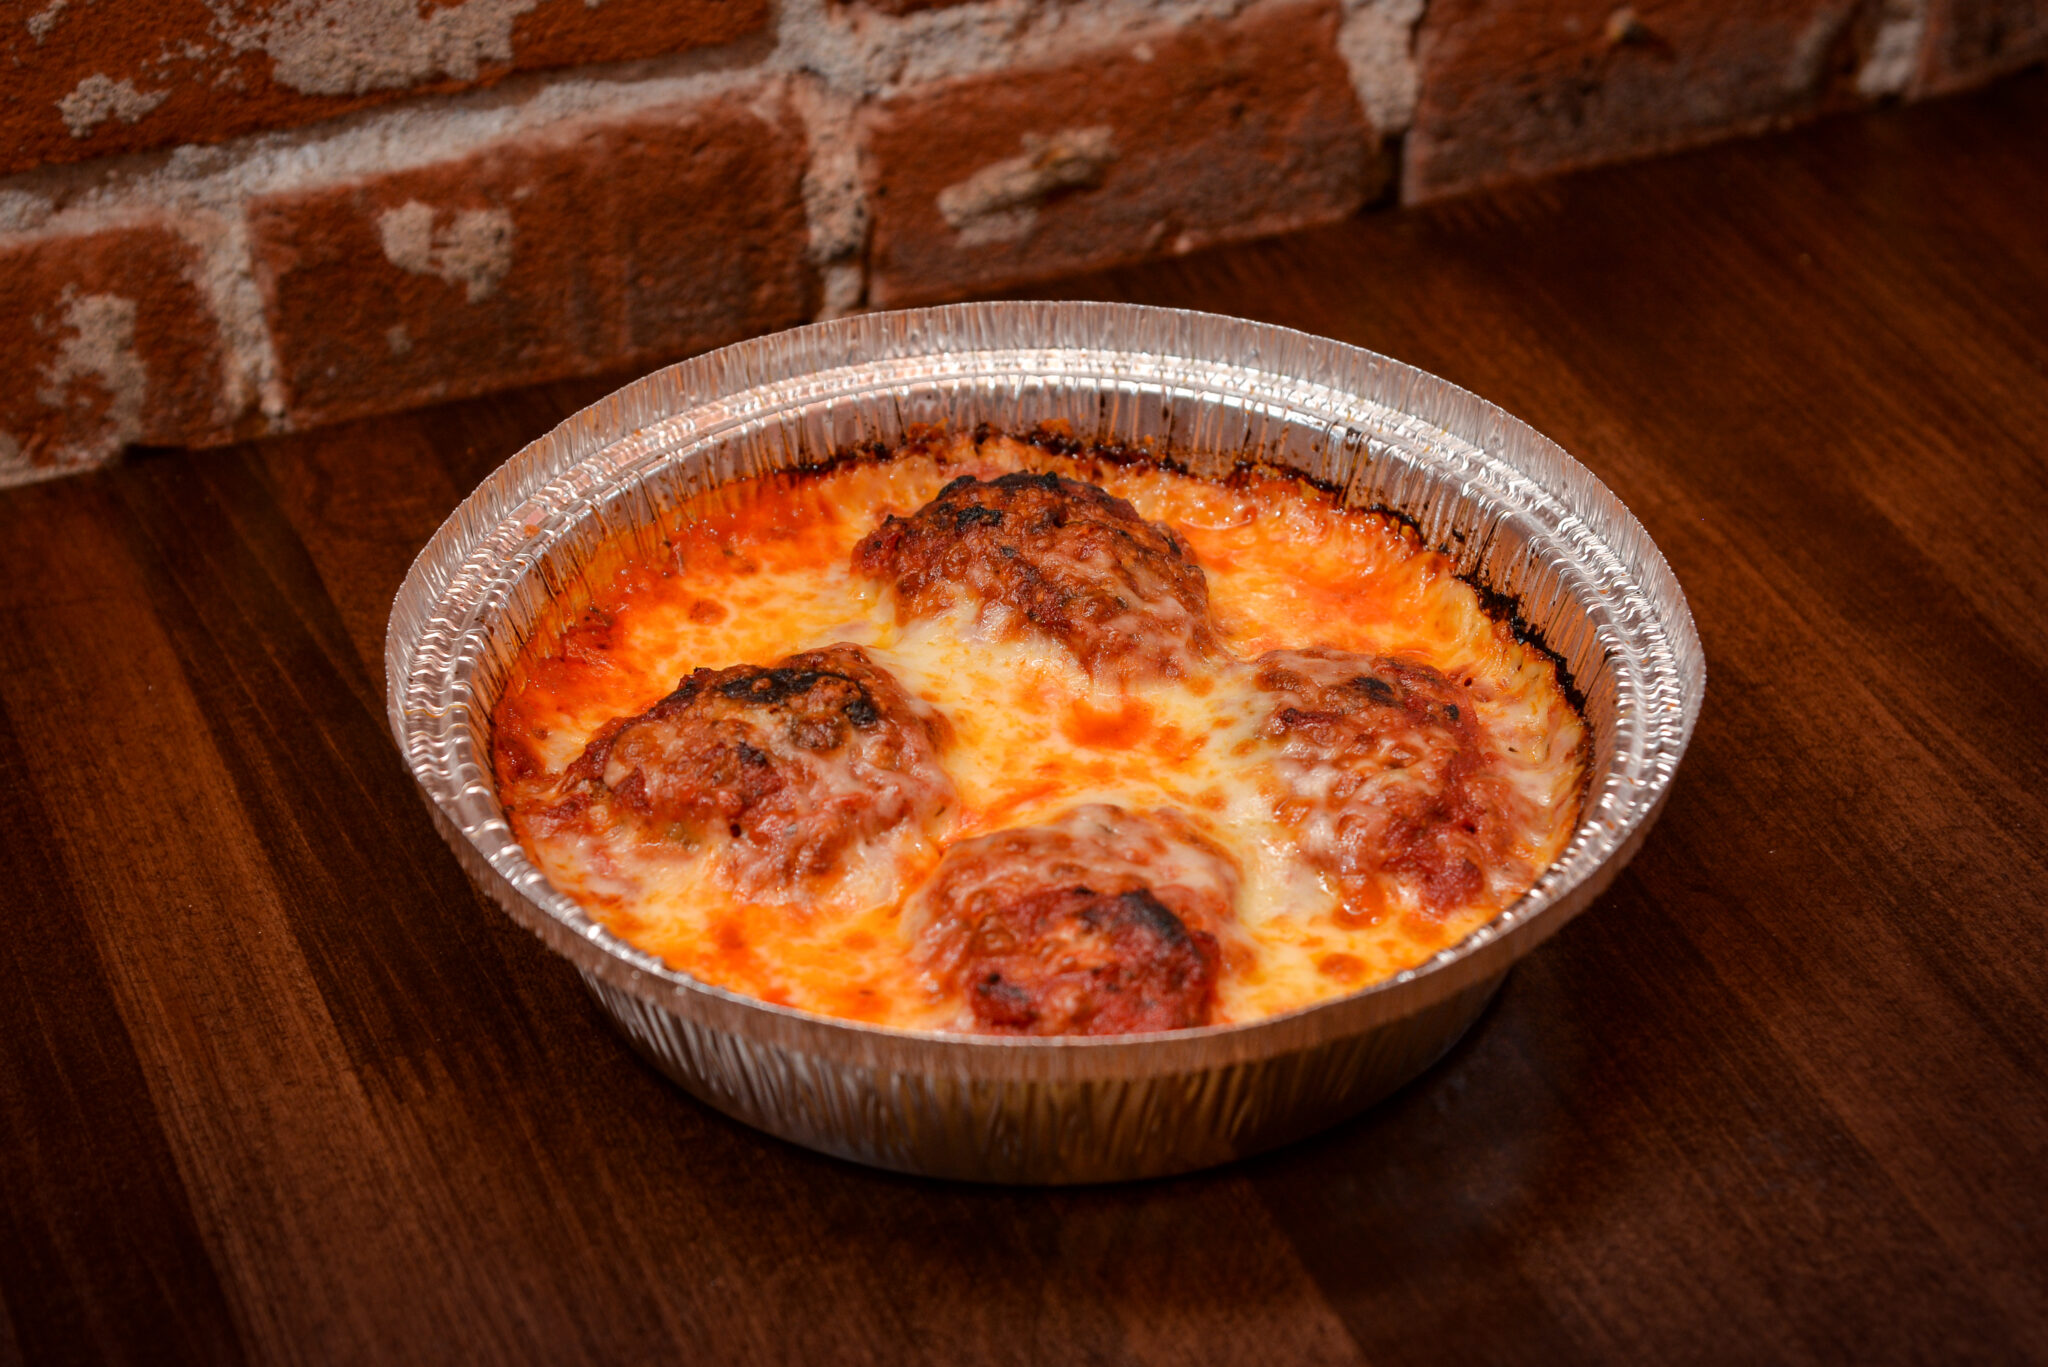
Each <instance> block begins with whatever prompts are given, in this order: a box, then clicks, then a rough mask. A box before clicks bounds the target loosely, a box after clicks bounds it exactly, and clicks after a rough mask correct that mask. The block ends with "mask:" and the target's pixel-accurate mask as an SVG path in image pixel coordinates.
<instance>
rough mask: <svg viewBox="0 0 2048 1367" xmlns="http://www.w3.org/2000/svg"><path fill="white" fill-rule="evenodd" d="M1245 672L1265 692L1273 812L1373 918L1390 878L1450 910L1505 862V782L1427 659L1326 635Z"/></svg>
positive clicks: (1354, 915) (1347, 898) (1462, 703)
mask: <svg viewBox="0 0 2048 1367" xmlns="http://www.w3.org/2000/svg"><path fill="white" fill-rule="evenodd" d="M1253 678H1254V681H1255V683H1256V684H1257V686H1258V687H1259V688H1260V689H1261V690H1263V691H1264V692H1266V693H1268V694H1270V695H1272V711H1271V712H1270V713H1269V714H1268V715H1267V717H1266V720H1265V723H1264V728H1263V734H1264V736H1265V738H1266V739H1267V740H1268V741H1270V742H1271V743H1272V744H1274V745H1276V746H1277V747H1278V749H1279V754H1278V756H1277V757H1276V758H1275V760H1274V765H1273V767H1274V771H1275V773H1276V775H1277V777H1278V779H1279V781H1280V787H1281V790H1282V797H1281V800H1280V803H1279V812H1280V816H1281V819H1282V820H1283V821H1284V822H1286V823H1287V824H1288V825H1290V826H1292V827H1293V828H1294V829H1295V831H1296V833H1297V835H1298V837H1299V839H1300V841H1301V849H1302V853H1303V854H1304V855H1305V856H1306V857H1307V859H1308V860H1309V862H1310V863H1312V864H1314V865H1315V866H1316V867H1317V868H1318V869H1320V870H1322V871H1323V872H1324V873H1325V874H1327V875H1328V876H1329V877H1330V878H1331V879H1333V880H1334V881H1335V883H1336V884H1337V888H1338V891H1339V893H1340V895H1341V896H1342V898H1343V904H1344V915H1345V917H1346V918H1347V919H1349V920H1351V921H1354V922H1364V921H1370V920H1372V919H1374V918H1376V917H1377V916H1379V915H1380V914H1381V912H1383V911H1384V910H1385V909H1386V907H1387V894H1388V892H1389V891H1390V890H1393V889H1394V888H1396V887H1401V888H1406V889H1409V890H1412V892H1413V894H1414V896H1415V897H1416V899H1417V900H1418V901H1419V902H1420V903H1421V905H1422V907H1423V908H1424V909H1426V910H1428V911H1431V912H1438V913H1441V912H1447V911H1451V910H1454V909H1456V908H1458V907H1461V906H1465V905H1469V904H1470V903H1471V902H1472V901H1473V900H1474V899H1475V898H1477V897H1478V896H1479V895H1480V894H1481V893H1482V892H1483V891H1484V890H1485V888H1486V881H1487V880H1486V873H1485V872H1484V871H1485V870H1487V869H1500V868H1502V867H1503V865H1504V864H1505V863H1506V862H1507V855H1508V848H1509V846H1510V844H1511V843H1512V840H1513V832H1514V831H1515V829H1517V828H1518V826H1519V825H1521V824H1522V823H1520V822H1517V821H1513V820H1510V819H1509V817H1510V813H1509V811H1508V809H1509V807H1510V805H1511V804H1513V803H1515V802H1517V801H1519V799H1518V798H1517V797H1516V796H1515V794H1514V793H1513V791H1512V789H1510V788H1509V787H1508V785H1506V784H1505V783H1503V782H1502V781H1500V780H1499V779H1497V778H1496V777H1494V776H1493V775H1492V774H1491V773H1490V772H1489V769H1488V766H1487V763H1486V759H1485V754H1484V751H1483V750H1482V749H1481V745H1480V735H1479V724H1478V717H1477V716H1476V715H1475V713H1474V711H1473V708H1472V703H1471V697H1470V695H1469V693H1468V692H1467V691H1466V689H1465V688H1464V687H1463V686H1462V685H1460V684H1458V683H1457V682H1455V681H1453V680H1451V679H1447V678H1445V677H1444V676H1443V675H1441V674H1439V673H1437V672H1436V671H1435V670H1433V669H1431V668H1429V667H1428V666H1426V665H1420V664H1411V663H1408V662H1406V661H1402V660H1392V659H1385V658H1375V657H1372V656H1366V655H1357V654H1353V653H1351V652H1348V651H1342V650H1329V649H1322V648H1316V649H1309V650H1275V651H1271V652H1269V653H1267V654H1265V655H1262V656H1260V657H1259V659H1258V660H1257V661H1256V662H1255V664H1254V673H1253Z"/></svg>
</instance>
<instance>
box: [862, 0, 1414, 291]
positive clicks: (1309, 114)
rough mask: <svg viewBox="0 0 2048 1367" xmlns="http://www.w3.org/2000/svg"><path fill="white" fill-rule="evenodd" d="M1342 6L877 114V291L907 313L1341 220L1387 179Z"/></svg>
mask: <svg viewBox="0 0 2048 1367" xmlns="http://www.w3.org/2000/svg"><path fill="white" fill-rule="evenodd" d="M1336 23H1337V12H1336V9H1335V7H1334V6H1330V5H1323V4H1307V5H1284V6H1265V7H1260V8H1257V9H1254V10H1251V11H1249V12H1247V13H1245V14H1243V15H1240V16H1238V17H1237V18H1236V19H1233V20H1230V21H1228V22H1221V23H1217V22H1202V23H1195V24H1190V25H1188V26H1187V27H1185V28H1181V29H1178V30H1173V31H1167V32H1160V33H1154V34H1151V35H1141V36H1137V37H1133V38H1132V39H1131V40H1130V41H1129V42H1128V43H1126V44H1125V45H1122V46H1120V47H1117V48H1114V49H1104V50H1100V51H1096V52H1090V53H1086V54H1083V55H1081V56H1079V57H1077V58H1075V59H1073V60H1070V61H1068V62H1065V63H1062V64H1060V65H1056V66H1047V67H1044V68H1039V69H1028V70H1012V71H1004V72H999V73H996V74H993V75H985V76H974V77H968V78H963V79H958V80H952V81H947V82H944V83H942V84H939V85H937V86H935V87H930V88H926V89H922V90H917V91H913V92H910V93H908V94H906V95H904V96H902V97H900V98H897V99H894V100H891V101H889V102H887V103H886V104H883V105H881V106H880V107H878V108H877V109H875V110H874V111H872V112H871V113H870V114H869V115H868V117H867V128H866V136H867V138H868V153H869V174H870V188H871V192H872V194H873V196H874V201H873V202H874V237H873V243H872V252H871V264H872V275H871V277H870V296H871V298H873V300H874V301H875V302H877V303H882V304H900V303H911V302H917V301H920V300H928V299H937V298H945V297H949V296H956V295H958V294H961V293H964V292H970V291H974V290H982V289H992V288H995V287H997V286H1000V285H1007V284H1012V283H1016V282H1019V281H1025V280H1035V279H1042V278H1045V277H1049V276H1055V275H1060V274H1065V273H1068V272H1072V271H1079V270H1089V269H1094V268H1098V267H1102V266H1108V265H1112V264H1115V263H1117V262H1123V261H1133V260H1137V259H1139V258H1141V257H1146V256H1154V255H1158V254H1160V253H1162V252H1173V251H1183V250H1187V249H1189V248H1191V247H1194V246H1198V245H1201V244H1204V243H1209V242H1217V241H1224V240H1229V239H1233V238H1244V237H1253V236H1258V235H1260V234H1264V233H1271V232H1279V231H1282V230H1284V229H1287V228H1292V227H1298V226H1302V225H1305V224H1310V223H1320V222H1327V221H1329V220H1332V219H1337V218H1342V217H1344V216H1346V215H1348V214H1350V213H1352V212H1353V211H1354V210H1356V209H1357V208H1358V207H1359V206H1360V205H1361V204H1362V203H1364V202H1365V200H1366V199H1367V198H1369V197H1370V196H1371V195H1373V194H1374V193H1376V192H1377V191H1378V189H1379V188H1380V187H1381V186H1382V185H1384V184H1385V183H1386V179H1387V175H1388V170H1387V161H1386V158H1385V155H1384V153H1383V152H1382V150H1381V148H1380V147H1379V143H1378V139H1377V138H1376V137H1375V136H1374V133H1373V130H1372V129H1371V127H1370V126H1369V125H1368V124H1367V122H1366V119H1365V115H1364V113H1363V112H1362V111H1361V110H1360V108H1359V105H1358V99H1357V96H1356V95H1355V94H1354V92H1353V90H1352V87H1351V81H1350V77H1349V74H1348V72H1347V70H1346V68H1345V67H1344V64H1343V63H1342V61H1340V60H1339V59H1338V57H1337V56H1336V54H1335V49H1334V47H1333V42H1334V39H1335V33H1336Z"/></svg>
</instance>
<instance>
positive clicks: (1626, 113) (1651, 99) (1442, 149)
mask: <svg viewBox="0 0 2048 1367" xmlns="http://www.w3.org/2000/svg"><path fill="white" fill-rule="evenodd" d="M1863 12H1865V11H1859V10H1858V9H1857V8H1856V7H1854V6H1851V5H1848V4H1844V3H1842V0H1641V3H1638V4H1634V5H1623V6H1616V5H1614V4H1612V3H1609V0H1549V2H1548V3H1542V4H1530V3H1527V0H1432V3H1431V4H1430V7H1429V12H1428V14H1427V16H1426V17H1425V18H1424V19H1423V21H1422V26H1421V29H1420V31H1419V32H1418V34H1417V37H1416V57H1417V62H1418V65H1419V66H1420V88H1421V98H1420V101H1419V103H1418V105H1417V107H1416V111H1415V126H1414V128H1413V130H1412V131H1411V132H1410V133H1409V136H1408V142H1407V147H1406V149H1405V161H1404V166H1403V180H1404V185H1403V191H1404V196H1405V197H1406V198H1408V199H1411V200H1419V199H1429V198H1434V197H1437V196H1441V195H1447V194H1455V193H1458V192H1461V191H1465V190H1471V189H1475V188H1478V187H1480V186H1483V185H1490V184H1496V183H1499V182H1502V181H1510V180H1519V179H1524V178H1527V177H1530V176H1539V175H1545V174H1549V173H1552V172H1556V171H1561V170H1566V169H1570V168H1572V167H1576V166H1586V165H1591V164H1594V163H1598V162H1605V161H1616V160H1620V159H1622V158H1625V157H1633V156H1642V155H1645V154H1648V153H1653V152H1662V151H1668V150H1671V149H1673V148H1678V147H1684V146H1688V145H1691V144H1695V143H1699V142H1704V141H1707V140H1709V139H1712V138H1717V137H1726V136H1728V135H1730V134H1732V133H1742V132H1751V131H1755V130H1757V129H1760V128H1763V127H1767V126H1769V125H1771V124H1774V123H1782V122H1787V121H1789V120H1791V119H1794V118H1797V117H1800V116H1802V115H1808V114H1812V113H1814V112H1816V111H1817V110H1818V109H1819V108H1820V107H1821V105H1822V103H1823V102H1824V101H1825V100H1826V98H1827V97H1828V95H1829V94H1830V92H1831V91H1832V90H1833V89H1835V88H1836V87H1837V86H1838V85H1839V84H1840V83H1841V82H1842V81H1843V79H1844V78H1845V77H1846V76H1849V75H1852V74H1853V69H1854V64H1855V59H1856V56H1857V53H1856V47H1857V44H1858V43H1859V41H1867V38H1866V37H1865V34H1864V27H1863V26H1861V25H1859V24H1858V23H1857V20H1858V18H1859V14H1860V13H1863Z"/></svg>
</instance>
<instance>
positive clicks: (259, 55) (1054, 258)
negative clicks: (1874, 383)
mask: <svg viewBox="0 0 2048 1367" xmlns="http://www.w3.org/2000/svg"><path fill="white" fill-rule="evenodd" d="M2044 56H2048V0H1662V2H1661V3H1660V0H1641V2H1640V3H1638V4H1635V5H1633V6H1629V5H1623V6H1616V5H1613V4H1611V3H1607V0H964V2H963V0H0V317H4V318H6V319H8V320H10V321H11V324H12V325H11V326H10V327H8V328H7V329H6V330H5V332H4V333H0V375H4V376H5V380H4V382H0V483H7V482H17V481H20V480H24V479H33V478H39V477H42V476H45V475H49V474H55V473H61V472H63V471H66V470H70V469H77V468H81V467H84V466H88V465H91V464H93V463H96V462H99V461H102V460H105V459H107V458H109V457H111V456H112V455H114V454H116V453H117V452H118V451H119V450H120V449H121V448H122V447H123V446H125V445H128V444H131V443H152V444H183V445H202V446H203V445H209V444H217V443H220V442H225V441H230V440H234V439H237V438H240V437H244V436H249V435H255V434H259V433H264V432H276V431H284V430H290V429H293V428H299V427H304V426H308V425H312V424H318V423H323V422H331V421H336V420H340V419H344V418H348V417H353V416H359V415H363V414H368V413H376V412H382V411H389V410H393V409H397V408H403V407H407V406H410V405H415V404H419V403H425V402H431V401H434V400H439V399H446V398H452V397H457V396H462V395H469V394H475V393H480V392H485V391H488V390H491V389H496V388H502V387H506V386H510V385H516V384H521V383H528V382H533V381H537V380H542V379H548V378H555V377H561V376H566V375H576V374H593V373H600V372H606V371H617V370H623V369H631V368H634V367H646V366H653V365H656V364H659V363H661V362H664V361H667V360H670V359H674V358H676V357H678V356H681V355H685V354H687V353H689V352H692V351H696V350H700V349H703V348H705V347H710V346H715V345H719V344H721V343H724V342H727V341H731V340H734V339H736V338H739V337H743V336H746V335H749V334H753V333H758V332H762V331H767V330H771V329H774V328H779V327H784V326H787V325H789V324H792V323H797V322H801V321H803V320H806V319H810V318H815V317H819V316H821V315H832V314H837V313H843V312H846V311H848V310H852V309H858V308H864V307H889V306H895V305H901V304H910V303H922V302H929V301H934V300H940V299H947V298H955V297H959V296H961V295H963V294H967V293H971V292H974V291H978V290H985V289H990V288H994V287H997V286H1002V285H1010V284H1015V283H1018V282H1023V281H1029V280H1032V279H1041V278H1047V277H1050V276H1054V275H1059V274H1064V273H1070V272H1073V271H1077V270H1082V269H1088V268H1092V267H1099V266H1104V265H1109V264H1112V263H1116V262H1124V261H1131V260H1135V259H1139V258H1143V257H1147V256H1156V255H1161V254H1167V253H1174V252H1182V251H1187V250H1190V249H1192V248H1194V247H1198V246H1201V245H1203V244H1207V243H1213V242H1222V241H1229V240H1232V239H1239V238H1245V237H1250V236H1256V235H1259V234H1264V233H1271V232H1278V231H1282V230H1285V229H1288V228H1292V227H1298V226H1302V225H1305V224H1310V223H1318V222H1327V221H1330V220H1333V219H1337V218H1341V217H1344V216H1345V215H1348V214H1351V213H1354V212H1356V211H1357V210H1358V209H1360V208H1361V207H1362V206H1365V205H1368V204H1390V203H1393V202H1396V201H1400V202H1416V201H1420V200H1425V199H1430V198H1435V197H1439V196H1444V195H1452V194H1457V193H1460V192H1462V191H1466V190H1470V189H1473V188H1476V187H1479V186H1484V185H1489V184H1494V183H1497V182H1501V181H1506V180H1512V179H1517V178H1522V177H1528V176H1537V175H1543V174H1546V173H1549V172H1553V171H1557V170H1560V169H1563V168H1567V167H1572V166H1581V165H1586V164H1590V163H1596V162H1602V161H1610V160H1615V159H1618V158H1624V157H1634V156H1642V155H1647V154H1653V153H1656V152H1660V151H1664V150H1668V149H1671V148H1676V147H1682V146H1686V145H1690V144H1695V143H1699V142H1704V141H1708V140H1711V139H1714V138H1720V137H1726V136H1730V135H1734V134H1740V133H1745V132H1750V131H1754V130H1758V129H1762V128H1768V127H1773V126H1777V125H1781V124H1784V123H1787V122H1790V121H1794V120H1798V119H1801V118H1806V117H1809V116H1812V115H1815V114H1818V113H1822V112H1825V111H1828V110H1830V109H1835V108H1841V107H1846V106H1849V105H1852V104H1855V103H1857V102H1864V101H1870V100H1875V99H1882V98H1888V97H1898V96H1904V97H1915V96H1919V95H1923V94H1931V93H1939V92H1944V91H1950V90H1956V89H1961V88H1965V87H1968V86H1971V85H1974V84H1977V83H1980V82H1982V81H1984V80H1987V79H1989V78H1991V77H1992V76H1995V75H1998V74H2000V73H2003V72H2006V71H2010V70H2014V69H2016V68H2018V67H2020V66H2023V65H2026V64H2028V63H2030V62H2033V61H2035V60H2039V59H2040V58H2042V57H2044Z"/></svg>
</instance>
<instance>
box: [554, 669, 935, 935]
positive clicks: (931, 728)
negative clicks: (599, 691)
mask: <svg viewBox="0 0 2048 1367" xmlns="http://www.w3.org/2000/svg"><path fill="white" fill-rule="evenodd" d="M944 739H945V723H944V721H943V719H942V718H940V717H939V715H938V714H937V713H936V712H934V711H932V710H931V709H930V708H929V707H927V706H925V705H924V704H923V703H921V702H919V701H917V700H916V699H914V698H912V697H911V696H910V695H909V694H908V693H906V692H905V691H904V690H903V688H902V686H901V685H899V684H898V683H897V682H896V680H895V678H894V677H893V676H891V675H890V674H889V672H888V671H887V670H885V669H883V668H882V667H881V666H880V665H878V664H876V663H875V662H874V661H873V660H872V659H870V658H869V656H868V654H867V652H866V651H864V650H862V649H861V648H860V647H858V646H851V645H835V646H828V647H827V648H825V649H823V650H814V651H807V652H805V653H803V654H800V655H792V656H790V657H789V658H787V659H785V660H782V661H780V662H778V663H776V664H773V665H768V666H759V665H736V666H734V667H732V668H730V669H699V670H697V671H695V672H694V673H692V674H690V675H689V676H688V677H687V678H685V679H684V680H683V681H682V682H681V683H680V684H678V685H677V687H676V690H675V692H673V693H671V694H669V695H668V696H667V697H666V698H663V699H662V700H661V701H660V702H658V703H656V704H655V705H654V706H653V707H651V708H649V709H648V710H647V711H645V712H642V713H640V714H639V715H637V716H632V717H622V718H619V719H617V720H615V721H612V722H609V723H607V724H606V725H605V726H604V727H602V728H601V729H600V730H599V731H598V732H597V734H596V735H595V736H593V737H592V738H591V740H590V743H589V745H588V746H586V747H585V749H584V751H583V753H582V755H581V756H580V757H578V758H577V760H576V761H575V762H574V763H573V764H571V765H570V766H569V767H568V769H567V770H565V771H564V773H563V776H562V781H561V783H560V785H559V786H558V789H557V798H556V800H555V801H554V802H553V803H552V804H551V805H549V806H547V807H545V808H543V809H541V810H539V811H536V812H533V813H531V814H530V819H532V820H533V821H534V822H535V823H536V824H537V825H539V826H542V827H545V826H547V825H548V824H550V823H553V824H557V825H559V824H562V823H568V822H582V823H584V824H586V825H587V824H592V823H594V822H595V823H603V822H615V821H625V822H629V823H632V824H634V825H636V826H638V827H639V828H640V830H641V835H642V838H643V840H651V841H668V842H671V843H673V844H674V845H675V846H676V847H677V849H678V852H679V853H691V854H694V853H696V852H699V851H701V850H703V849H705V848H707V847H708V848H711V849H714V850H716V851H717V852H718V853H719V855H720V857H721V858H723V859H724V860H725V862H726V865H727V867H728V869H729V870H730V872H731V874H732V876H733V880H734V883H735V885H736V886H737V887H738V888H739V889H740V891H742V892H743V893H745V894H748V895H762V894H768V893H773V892H776V891H794V890H796V889H798V888H800V887H801V886H802V885H803V883H804V882H805V880H807V879H812V878H817V877H822V876H828V875H830V874H832V873H833V872H835V871H836V870H837V869H838V867H839V866H840V864H841V862H842V860H843V859H844V857H845V856H846V854H847V852H848V851H849V850H850V849H851V848H852V847H853V846H855V845H857V844H859V843H861V842H863V841H871V840H875V839H878V838H880V837H882V836H884V835H886V834H888V833H889V832H891V831H893V830H895V829H896V828H898V827H899V826H901V825H903V824H904V823H906V822H910V823H916V824H917V825H919V826H924V827H929V826H931V825H933V824H934V823H936V822H937V821H938V820H939V818H940V817H941V816H943V815H944V814H945V813H946V812H947V811H948V810H950V808H951V807H952V805H953V803H954V800H955V799H954V791H953V783H952V780H951V779H950V778H948V777H947V775H946V772H945V770H944V769H943V768H942V767H941V766H940V764H939V758H938V756H939V751H940V749H941V747H942V745H943V743H944Z"/></svg>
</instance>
